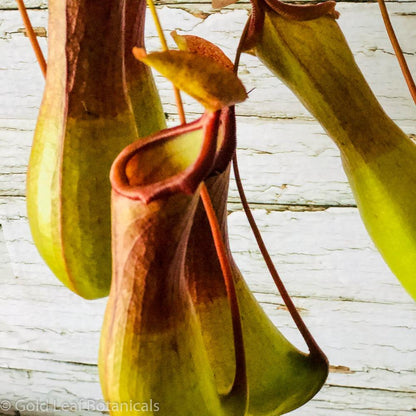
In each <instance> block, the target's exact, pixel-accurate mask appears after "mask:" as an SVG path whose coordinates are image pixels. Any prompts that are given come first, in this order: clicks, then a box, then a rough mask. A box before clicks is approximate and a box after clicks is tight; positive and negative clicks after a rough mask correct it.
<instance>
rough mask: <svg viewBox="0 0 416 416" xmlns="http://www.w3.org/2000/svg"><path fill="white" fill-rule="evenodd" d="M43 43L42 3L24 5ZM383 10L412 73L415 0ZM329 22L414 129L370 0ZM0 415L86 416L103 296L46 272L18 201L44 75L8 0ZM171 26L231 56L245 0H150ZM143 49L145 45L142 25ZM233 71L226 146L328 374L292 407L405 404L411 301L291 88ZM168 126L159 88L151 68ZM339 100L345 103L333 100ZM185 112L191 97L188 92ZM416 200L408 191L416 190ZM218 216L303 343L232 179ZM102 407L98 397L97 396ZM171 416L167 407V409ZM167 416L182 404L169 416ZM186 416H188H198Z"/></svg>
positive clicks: (414, 369)
mask: <svg viewBox="0 0 416 416" xmlns="http://www.w3.org/2000/svg"><path fill="white" fill-rule="evenodd" d="M27 4H28V5H29V6H30V7H31V9H32V10H30V16H31V18H32V19H33V24H34V26H37V27H38V28H39V29H38V31H39V33H40V35H41V36H42V37H41V38H40V42H41V44H42V47H43V49H44V50H45V51H46V33H47V30H46V29H47V10H46V6H47V2H46V0H30V1H29V0H27ZM388 7H389V9H390V11H391V15H392V20H393V23H394V25H395V27H396V28H397V34H398V36H399V39H400V40H401V43H402V46H403V49H404V51H405V55H406V57H407V59H408V61H409V64H410V67H411V69H412V71H413V73H414V74H416V2H415V1H401V2H396V1H394V2H390V3H388ZM337 8H338V10H339V11H340V12H341V18H340V19H339V24H340V26H341V27H342V29H343V30H344V33H345V34H346V37H347V40H348V42H349V43H350V46H351V48H352V50H353V52H354V54H355V56H356V59H357V62H358V64H359V66H360V67H361V69H362V71H363V72H364V75H365V76H366V78H367V79H368V81H369V83H370V85H371V86H372V88H373V90H374V92H375V93H376V95H377V96H378V98H379V100H380V102H381V104H382V105H383V106H384V108H385V109H386V111H387V112H388V114H389V115H390V116H391V117H392V118H393V119H394V120H395V121H396V122H397V123H398V124H399V125H400V126H401V127H402V128H403V129H404V130H405V131H406V132H407V133H409V134H413V135H414V134H416V125H415V120H416V110H415V106H414V105H413V103H412V101H411V99H410V98H409V94H408V92H407V89H406V86H405V84H404V81H403V79H402V77H401V74H400V72H399V69H398V64H397V63H396V60H395V57H394V56H393V54H392V48H391V46H390V44H389V42H388V39H387V36H386V34H385V30H384V26H383V24H382V20H381V17H380V14H379V10H378V7H377V4H375V3H368V2H357V3H352V2H342V3H339V4H338V7H337ZM0 9H1V10H0V60H1V66H0V97H1V104H0V225H1V228H0V305H1V315H0V406H2V408H1V409H0V414H11V415H17V414H19V413H18V412H14V411H13V410H12V409H10V411H7V404H8V402H12V401H14V402H17V403H18V404H19V406H20V409H22V408H23V407H26V409H28V410H30V409H32V410H34V411H32V412H30V411H27V412H25V411H20V414H22V415H23V414H31V415H36V414H45V413H42V412H41V411H40V410H45V405H47V404H48V403H49V404H50V406H49V411H50V414H53V415H61V414H62V415H63V414H69V413H68V412H66V411H65V406H67V407H68V406H70V407H71V408H72V410H76V411H74V412H72V414H79V415H87V416H89V415H98V414H100V413H101V411H100V410H101V408H100V403H101V402H100V400H101V392H100V387H99V384H98V377H97V367H96V364H95V363H96V360H97V345H98V339H99V333H100V326H101V321H102V315H103V309H104V307H105V303H106V300H105V299H103V300H99V301H85V300H82V299H80V298H78V297H77V296H76V295H73V294H72V293H71V292H70V291H68V290H67V289H66V288H65V287H63V286H62V285H61V284H60V283H59V281H58V280H57V279H56V278H55V277H54V276H52V274H51V273H50V272H49V270H48V269H47V267H46V266H45V265H44V264H43V263H42V261H41V259H40V257H39V255H38V254H37V252H36V249H35V248H34V246H33V244H32V241H31V237H30V233H29V228H28V224H27V218H26V210H25V174H26V165H27V161H28V157H29V152H30V146H31V140H32V134H33V129H34V126H35V121H36V116H37V112H38V108H39V103H40V100H41V95H42V88H43V84H44V81H43V79H42V76H41V73H40V71H39V69H38V67H37V64H36V61H35V58H34V54H33V52H32V50H31V48H30V45H29V41H28V39H27V37H25V35H24V30H23V29H22V27H23V25H22V23H21V19H20V16H19V14H18V12H17V11H16V10H15V3H14V0H0ZM159 10H160V17H161V20H162V23H163V26H164V28H165V30H166V31H171V30H174V29H177V30H180V31H181V33H192V34H197V35H199V36H203V37H206V38H207V39H209V40H211V41H214V42H215V43H216V44H218V45H219V46H221V47H222V48H223V49H224V51H225V52H226V53H228V54H229V56H231V57H232V56H233V53H234V50H235V48H236V45H237V42H238V37H239V33H241V30H242V28H243V25H244V23H245V20H246V18H247V11H248V4H246V3H239V4H238V5H234V6H232V7H230V8H227V9H225V10H223V11H221V12H218V11H216V12H214V11H213V10H212V9H211V8H210V6H209V4H206V3H190V2H188V1H186V0H179V1H177V2H175V3H174V4H172V3H168V2H163V4H161V5H160V8H159ZM148 36H149V39H148V42H147V47H148V49H149V50H154V49H158V48H159V45H158V41H157V39H156V37H155V31H154V29H153V26H152V24H151V22H150V21H149V24H148ZM240 75H241V77H242V79H243V81H244V82H245V84H246V87H247V89H248V90H250V89H252V88H254V90H253V91H252V92H251V94H250V99H249V100H248V101H247V102H246V103H244V104H243V105H241V106H239V107H238V110H237V111H238V115H239V117H238V123H239V124H238V131H239V143H238V155H239V160H240V164H241V173H242V176H243V180H244V184H245V187H246V190H247V194H248V198H249V201H250V202H251V204H252V207H253V208H254V213H255V216H256V219H257V221H258V224H259V226H260V227H261V229H262V230H263V232H264V237H265V239H266V241H267V243H268V245H269V248H270V251H271V253H272V255H273V258H274V259H275V261H276V264H277V267H278V270H279V271H280V273H281V274H282V277H283V278H284V281H285V282H286V284H287V287H288V289H289V292H290V293H291V294H292V296H293V298H294V301H295V303H296V305H297V306H298V307H299V310H300V311H301V313H302V315H303V317H304V319H305V320H306V322H307V324H308V325H309V326H310V328H311V330H312V332H313V334H314V335H315V336H316V338H317V339H318V341H319V343H320V345H321V346H322V348H323V349H324V351H325V352H326V353H327V355H328V357H329V359H330V362H331V365H332V369H331V373H330V375H329V378H328V380H327V383H326V385H325V386H324V388H323V389H322V391H321V392H320V393H319V394H318V395H317V396H316V397H315V399H314V400H313V401H311V402H309V403H308V404H307V405H305V406H304V407H302V408H301V409H299V410H297V411H294V412H292V413H291V414H293V415H296V416H341V415H342V416H405V415H406V416H411V415H416V305H415V303H414V302H413V301H412V300H411V298H410V297H409V296H408V295H407V293H405V291H404V290H403V289H402V288H401V286H400V285H399V284H398V283H397V281H396V279H395V277H394V276H393V275H392V273H391V272H390V271H389V269H388V268H387V266H386V265H385V264H384V262H383V260H382V259H381V257H380V255H379V254H378V252H377V251H376V250H375V248H374V246H373V244H372V242H371V241H370V240H369V237H368V236H367V234H366V232H365V230H364V227H363V225H362V223H361V221H360V217H359V214H358V212H357V210H356V208H355V203H354V200H353V198H352V196H351V192H350V189H349V186H348V183H347V181H346V178H345V175H344V173H343V171H342V168H341V163H340V159H339V154H338V151H337V149H336V147H335V146H334V145H333V143H332V142H331V140H330V139H329V138H328V137H327V136H326V135H325V133H324V132H323V131H322V129H321V127H320V126H319V125H318V124H317V123H316V122H315V121H314V120H313V119H312V118H311V116H310V115H309V114H308V112H307V111H306V110H305V109H304V108H303V107H302V106H301V105H300V104H299V103H298V101H297V100H296V98H295V97H294V96H293V95H292V94H291V92H290V91H288V90H287V88H285V87H284V86H283V85H282V84H281V83H280V82H279V81H278V80H277V79H275V78H273V77H272V76H271V75H270V73H269V72H268V70H267V69H265V68H264V67H263V66H262V65H261V64H260V63H259V62H258V61H257V60H256V59H255V58H253V57H249V56H244V57H243V60H242V64H241V70H240ZM158 82H159V85H160V88H161V95H162V98H163V100H164V102H165V103H166V107H165V110H166V112H167V113H168V114H169V118H170V121H171V122H172V123H174V122H175V120H176V116H175V109H174V106H173V100H172V93H171V91H170V87H169V84H168V83H167V82H166V81H164V80H161V79H158ZM346 105H348V103H346ZM186 110H187V111H188V114H191V116H190V117H194V116H195V115H196V114H197V113H198V112H199V111H200V109H199V107H198V106H196V105H195V104H194V103H192V101H191V100H186ZM415 203H416V201H415ZM230 211H231V214H230V216H229V224H230V229H231V244H232V248H233V251H234V253H235V257H236V260H237V262H238V264H239V266H240V268H241V269H242V272H243V274H244V276H245V277H246V278H247V280H248V282H249V284H250V286H251V288H252V289H253V291H254V292H255V295H256V297H257V298H258V299H259V300H260V301H261V303H262V305H263V306H264V308H265V309H266V311H267V313H268V314H269V315H270V316H271V318H272V319H273V321H274V323H275V324H276V325H277V326H278V327H279V329H281V331H282V332H283V333H284V334H285V335H286V336H287V337H288V338H289V339H290V340H291V341H292V342H294V343H295V344H296V345H298V346H299V347H301V348H303V344H302V342H301V340H300V338H299V335H298V333H297V331H296V330H295V329H294V325H293V323H292V322H291V320H290V318H289V317H288V314H287V311H286V310H285V308H284V307H283V305H282V303H281V299H280V298H279V296H278V295H277V294H276V290H275V288H274V285H273V283H272V280H271V278H270V277H269V276H268V274H267V272H266V271H265V266H264V264H263V262H262V259H261V257H260V255H259V252H258V249H257V247H256V245H255V243H254V241H253V238H252V237H251V234H250V232H249V229H248V226H247V222H246V220H245V218H244V215H243V213H242V212H241V206H240V204H239V202H238V198H237V195H236V190H235V186H234V184H232V187H231V193H230ZM101 405H102V403H101ZM172 416H176V415H172ZM177 416H180V415H177ZM196 416H197V415H196Z"/></svg>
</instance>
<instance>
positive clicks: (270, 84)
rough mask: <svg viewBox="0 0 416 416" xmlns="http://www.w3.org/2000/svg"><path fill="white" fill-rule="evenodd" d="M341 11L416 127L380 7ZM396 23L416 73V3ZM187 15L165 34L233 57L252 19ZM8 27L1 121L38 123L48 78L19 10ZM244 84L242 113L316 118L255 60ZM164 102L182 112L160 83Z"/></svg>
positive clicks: (362, 55)
mask: <svg viewBox="0 0 416 416" xmlns="http://www.w3.org/2000/svg"><path fill="white" fill-rule="evenodd" d="M338 8H339V10H340V12H341V18H340V19H339V23H340V26H341V27H342V29H343V30H344V32H345V35H346V38H347V40H348V41H349V42H350V44H351V48H352V50H353V52H354V53H355V55H356V59H357V62H358V64H359V66H360V67H361V69H362V71H363V72H364V75H365V76H366V78H367V79H368V81H369V83H370V85H371V86H372V87H373V89H374V91H375V93H376V94H377V96H378V97H379V99H380V102H381V104H382V105H383V106H384V108H385V109H386V111H387V112H388V114H389V115H390V116H391V117H393V118H394V119H396V120H403V121H406V120H407V121H409V120H410V121H414V120H415V119H416V110H415V108H414V106H413V103H412V101H411V98H410V96H409V93H408V91H407V88H406V86H405V83H404V81H403V79H402V76H401V73H400V70H399V67H398V64H397V62H396V59H395V57H394V56H393V54H392V53H391V51H392V49H391V45H390V43H389V40H388V38H387V36H386V33H385V29H384V27H383V23H382V20H381V17H380V15H379V11H378V9H377V5H376V4H364V5H363V4H355V3H354V4H351V3H341V4H339V5H338ZM390 9H391V11H392V20H393V23H394V24H395V26H396V27H397V32H398V36H399V37H400V40H401V43H402V46H403V49H404V51H405V53H406V57H407V58H408V61H409V66H410V68H411V69H412V70H415V68H416V46H415V45H416V29H414V28H415V27H416V15H415V14H414V9H415V7H414V5H413V4H412V3H394V4H391V5H390ZM188 10H190V11H191V12H193V13H194V14H195V15H193V14H192V13H191V12H187V11H184V10H179V9H173V8H169V7H163V8H161V9H160V18H161V20H162V23H163V26H164V28H165V30H166V32H169V31H171V30H174V29H178V30H179V29H182V30H183V31H184V33H194V34H198V35H200V36H204V37H206V38H207V39H208V40H211V41H213V42H214V43H216V44H218V45H219V46H221V47H223V49H224V50H225V51H226V52H227V53H228V54H229V55H230V56H233V54H234V52H235V49H236V47H237V44H238V38H239V36H240V33H241V31H242V29H243V27H244V23H245V20H246V19H247V10H225V11H223V12H217V13H214V14H212V15H209V16H208V17H206V18H202V17H200V14H198V13H195V10H196V9H195V6H192V5H189V7H188ZM46 14H47V11H45V10H33V11H32V12H31V16H32V17H33V24H34V25H35V26H42V27H46V25H47V23H46ZM0 21H1V24H2V26H1V29H0V35H1V38H2V39H1V46H0V48H1V49H0V52H1V56H4V57H5V58H4V63H3V66H4V67H5V70H4V71H2V73H1V77H2V78H1V79H0V81H1V82H2V83H3V82H4V86H5V89H4V91H3V93H2V96H3V97H2V98H3V105H2V106H0V118H2V117H3V118H4V117H8V118H10V117H14V118H35V117H36V115H37V106H38V103H39V101H40V97H41V93H42V88H43V80H42V77H41V74H40V71H39V70H38V69H37V67H36V66H37V64H36V62H35V58H34V55H33V53H32V52H31V50H30V45H29V42H28V39H27V38H25V37H24V35H23V34H22V33H20V32H18V30H19V29H21V28H22V26H23V25H22V23H21V19H20V16H19V14H18V12H17V11H2V12H0ZM147 27H148V41H147V46H148V49H149V50H153V49H159V48H160V46H159V42H158V40H157V38H156V36H155V31H154V28H153V25H152V22H151V21H150V19H148V24H147ZM40 40H41V45H42V47H43V48H45V47H46V39H45V38H41V39H40ZM240 74H241V78H242V79H243V81H244V82H245V84H246V86H247V88H248V89H252V88H255V90H254V91H253V92H252V93H251V94H250V99H249V100H247V102H246V103H244V104H242V105H241V106H240V107H239V110H238V111H239V113H240V114H243V115H261V116H267V117H283V118H293V117H301V118H306V119H310V115H309V113H308V112H307V111H306V110H305V109H304V108H303V107H302V105H301V104H300V103H299V102H298V100H297V99H296V98H295V97H294V95H293V94H292V93H291V92H290V91H289V90H288V89H287V88H286V87H285V86H284V85H282V84H281V83H280V82H279V81H278V80H277V79H275V78H274V77H273V76H272V75H271V74H270V72H269V71H268V70H267V69H266V68H265V67H263V66H262V65H259V63H258V61H257V59H256V58H254V57H250V56H247V55H244V57H243V59H242V64H241V71H240ZM158 82H159V85H160V88H161V96H162V98H163V102H165V103H170V104H168V105H166V110H167V111H168V112H171V113H173V112H175V108H174V105H173V102H174V101H173V99H172V93H171V87H170V85H169V83H168V82H166V81H165V80H162V79H161V78H160V77H158ZM185 103H186V109H187V110H188V111H189V112H194V113H198V112H200V108H199V106H197V105H196V104H195V103H194V102H193V101H191V100H190V99H186V100H185Z"/></svg>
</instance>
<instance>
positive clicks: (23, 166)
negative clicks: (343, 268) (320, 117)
mask: <svg viewBox="0 0 416 416" xmlns="http://www.w3.org/2000/svg"><path fill="white" fill-rule="evenodd" d="M34 124H35V122H34V121H33V120H1V119H0V195H2V196H11V195H15V196H23V195H25V187H26V183H25V181H26V171H27V163H28V160H29V155H30V147H31V143H32V137H33V128H34ZM402 127H403V128H404V130H405V131H407V132H408V133H411V132H413V131H416V130H414V126H410V125H409V126H404V125H402ZM259 132H261V133H260V134H259ZM237 147H238V159H239V163H240V174H241V177H242V180H243V183H244V187H245V189H246V193H247V197H248V199H249V201H250V202H254V203H261V204H282V205H285V204H292V205H324V206H327V205H331V206H332V205H335V206H337V205H344V206H345V205H347V206H350V205H355V201H354V198H353V196H352V194H351V190H350V187H349V185H348V181H347V178H346V176H345V174H344V171H343V168H342V164H341V160H340V157H339V151H338V149H337V148H336V146H335V145H334V144H333V142H332V141H331V140H330V139H329V138H328V136H327V135H326V134H325V133H324V132H323V130H322V128H321V127H320V126H319V124H317V123H316V122H304V121H302V122H297V121H295V120H271V119H267V120H265V119H260V118H255V117H239V118H238V146H237ZM238 200H239V198H238V193H237V189H236V186H235V183H234V181H232V182H231V192H230V201H232V202H236V201H238Z"/></svg>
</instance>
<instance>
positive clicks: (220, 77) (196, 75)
mask: <svg viewBox="0 0 416 416" xmlns="http://www.w3.org/2000/svg"><path fill="white" fill-rule="evenodd" d="M133 53H134V55H135V57H136V58H137V59H138V60H140V61H142V62H144V63H146V64H147V65H149V66H151V67H152V68H154V69H156V70H157V71H158V72H160V73H161V74H162V75H163V76H165V77H166V78H168V79H169V80H170V81H172V82H173V84H174V85H175V86H176V87H177V88H179V89H180V90H182V91H184V92H186V93H187V94H189V95H190V96H191V97H193V98H195V99H196V100H197V101H199V102H200V103H201V104H202V105H203V106H204V107H205V108H206V109H207V110H210V111H216V110H220V109H221V108H224V107H229V106H231V105H233V104H236V103H240V102H242V101H244V100H245V99H246V98H247V93H246V90H245V88H244V86H243V84H242V83H241V81H240V80H239V79H238V77H237V76H236V75H235V74H233V73H232V72H231V71H229V70H227V69H225V68H224V67H223V66H222V65H221V64H219V63H218V62H215V61H214V60H213V59H211V58H208V57H206V56H200V55H197V54H195V53H192V52H185V51H166V52H153V53H150V54H146V52H145V51H144V49H140V48H134V49H133Z"/></svg>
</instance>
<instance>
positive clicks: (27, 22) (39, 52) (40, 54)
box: [16, 0, 47, 78]
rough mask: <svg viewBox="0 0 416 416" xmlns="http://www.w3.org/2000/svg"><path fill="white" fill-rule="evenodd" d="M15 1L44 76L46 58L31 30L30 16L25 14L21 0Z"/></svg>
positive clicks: (24, 7)
mask: <svg viewBox="0 0 416 416" xmlns="http://www.w3.org/2000/svg"><path fill="white" fill-rule="evenodd" d="M16 3H17V7H18V9H19V12H20V14H21V16H22V20H23V24H24V25H25V29H26V33H27V36H28V38H29V40H30V43H31V45H32V49H33V51H34V52H35V55H36V59H37V61H38V64H39V66H40V70H41V71H42V74H43V77H44V78H46V67H47V65H46V60H45V57H44V55H43V52H42V49H41V48H40V46H39V42H38V38H37V36H36V33H35V31H34V30H33V26H32V23H31V22H30V18H29V16H28V14H27V10H26V6H25V4H24V2H23V0H16Z"/></svg>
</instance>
